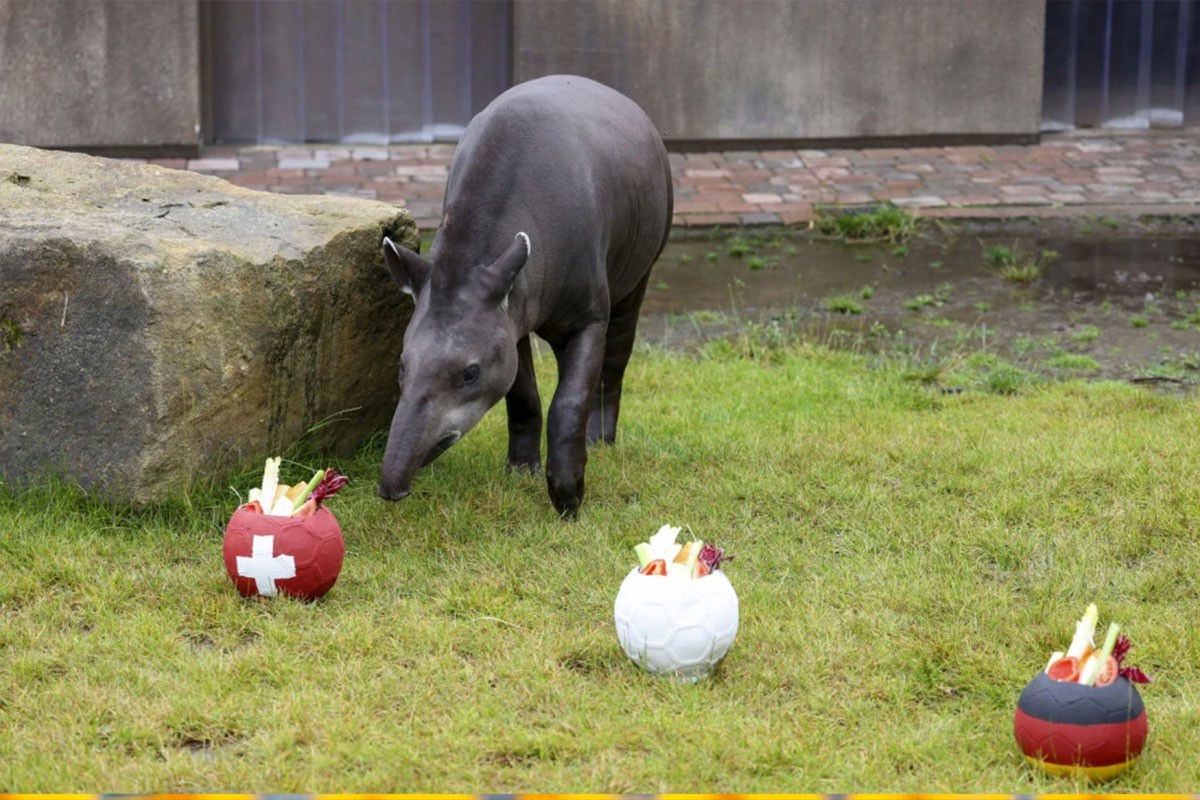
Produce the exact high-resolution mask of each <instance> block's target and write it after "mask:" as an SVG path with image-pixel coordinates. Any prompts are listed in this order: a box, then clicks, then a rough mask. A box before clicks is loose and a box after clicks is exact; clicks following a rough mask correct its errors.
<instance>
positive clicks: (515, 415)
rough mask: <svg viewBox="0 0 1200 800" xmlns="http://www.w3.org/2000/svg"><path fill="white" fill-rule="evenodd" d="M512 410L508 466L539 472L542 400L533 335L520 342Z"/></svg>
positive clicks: (508, 402)
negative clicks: (532, 351) (531, 337)
mask: <svg viewBox="0 0 1200 800" xmlns="http://www.w3.org/2000/svg"><path fill="white" fill-rule="evenodd" d="M504 405H505V408H506V409H507V411H508V468H509V469H519V470H527V471H529V472H537V471H538V469H539V468H540V467H541V465H542V459H541V447H542V400H541V398H540V397H538V388H537V375H535V374H534V372H533V354H532V353H531V352H530V349H529V337H528V336H526V337H524V338H523V339H521V341H519V342H517V379H516V380H515V381H513V385H512V388H511V389H509V390H508V394H506V395H505V396H504Z"/></svg>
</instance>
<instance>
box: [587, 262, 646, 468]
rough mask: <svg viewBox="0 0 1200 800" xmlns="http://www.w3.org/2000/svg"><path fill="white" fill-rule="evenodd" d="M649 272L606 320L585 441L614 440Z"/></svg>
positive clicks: (610, 442)
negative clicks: (598, 371) (623, 384)
mask: <svg viewBox="0 0 1200 800" xmlns="http://www.w3.org/2000/svg"><path fill="white" fill-rule="evenodd" d="M649 282H650V273H649V271H647V272H646V276H645V277H644V278H642V282H641V283H639V284H638V286H637V288H636V289H634V290H633V292H632V293H631V294H630V295H629V296H628V297H626V298H625V299H624V300H622V301H621V302H620V303H618V304H617V305H616V306H614V307H613V310H612V315H611V316H610V317H609V319H608V333H607V336H606V338H605V340H604V366H603V367H602V368H601V370H600V381H599V383H597V384H596V391H595V393H594V394H593V395H592V410H591V414H590V416H589V417H588V432H587V441H588V444H589V445H591V444H595V443H597V442H604V443H606V444H612V443H613V442H615V441H616V440H617V416H618V415H619V414H620V411H621V383H622V382H623V381H624V379H625V367H626V366H627V365H628V364H629V356H630V354H631V353H632V352H633V339H634V336H635V334H636V333H637V322H638V313H639V312H640V311H641V308H642V298H644V297H645V296H646V286H647V285H648V284H649Z"/></svg>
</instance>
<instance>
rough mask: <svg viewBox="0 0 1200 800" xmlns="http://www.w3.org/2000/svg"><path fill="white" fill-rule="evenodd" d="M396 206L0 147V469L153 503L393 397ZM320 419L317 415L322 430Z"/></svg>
mask: <svg viewBox="0 0 1200 800" xmlns="http://www.w3.org/2000/svg"><path fill="white" fill-rule="evenodd" d="M385 233H386V234H387V235H389V236H391V237H392V238H393V239H395V238H396V237H399V238H400V239H401V240H403V241H404V242H405V243H406V244H409V245H410V246H415V245H416V243H417V230H416V226H415V225H414V224H413V221H412V218H411V217H410V216H409V215H408V214H407V212H405V211H404V210H402V209H399V208H396V207H393V206H389V205H386V204H384V203H377V202H373V201H366V200H357V199H351V198H338V197H318V196H295V195H279V194H269V193H265V192H256V191H251V190H248V189H242V188H239V187H236V186H233V185H231V184H229V183H227V182H225V181H222V180H220V179H218V178H211V177H205V176H202V175H196V174H193V173H189V172H182V171H178V170H170V169H165V168H161V167H155V166H151V165H145V164H133V163H128V162H122V161H114V160H110V159H101V158H92V157H89V156H84V155H76V154H67V153H58V152H50V151H43V150H38V149H34V148H29V147H17V146H11V145H0V480H3V481H6V482H8V483H10V484H13V485H17V486H21V485H23V484H26V483H28V482H29V481H30V480H36V479H39V478H40V477H41V476H42V475H44V474H46V473H47V472H49V473H53V474H56V475H60V476H63V477H65V478H66V479H68V480H71V481H76V482H78V483H80V484H82V485H83V486H85V487H88V488H91V489H95V490H97V491H98V492H99V493H100V494H103V495H105V496H107V497H110V498H113V499H119V500H130V501H133V502H135V503H139V504H141V503H146V502H151V501H155V500H159V499H162V498H165V497H167V496H169V495H171V494H173V493H175V492H177V491H180V490H183V489H185V488H186V487H188V486H189V485H192V483H193V482H194V481H196V480H209V479H219V478H220V477H221V476H222V474H223V473H224V472H226V471H227V470H228V469H230V468H232V467H235V466H239V465H245V464H247V463H249V462H251V461H257V460H258V459H260V458H264V457H266V456H268V455H271V454H274V453H278V452H280V451H282V450H284V449H285V448H288V447H290V446H292V445H294V444H296V443H297V442H298V441H300V440H302V439H303V442H304V443H305V445H307V446H311V447H313V448H315V449H317V450H322V451H327V452H334V453H343V452H346V451H348V450H351V449H353V448H354V447H355V446H356V445H358V444H359V443H361V442H362V441H363V439H364V438H365V437H366V436H367V435H369V434H370V433H371V432H372V431H374V430H375V429H376V428H377V427H378V426H379V425H381V424H382V423H385V422H386V421H387V420H388V419H389V418H390V416H391V413H392V411H393V409H394V408H395V403H396V396H397V392H398V389H397V385H396V364H397V358H398V357H399V354H400V346H401V337H402V334H403V330H404V326H405V325H406V324H407V322H408V315H409V308H410V305H411V303H410V302H408V301H406V300H405V299H403V296H402V295H401V293H400V292H399V291H398V290H397V289H396V287H395V285H394V284H393V283H392V281H391V278H390V277H389V275H388V272H387V270H385V269H384V268H383V266H382V262H381V256H380V247H379V244H380V241H381V239H382V237H383V236H384V235H385ZM323 423H324V424H323Z"/></svg>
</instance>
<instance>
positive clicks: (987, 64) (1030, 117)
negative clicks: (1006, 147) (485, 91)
mask: <svg viewBox="0 0 1200 800" xmlns="http://www.w3.org/2000/svg"><path fill="white" fill-rule="evenodd" d="M514 17H515V18H514V25H513V35H514V46H513V50H514V54H513V57H514V69H513V75H514V80H515V81H518V82H519V81H522V80H527V79H529V78H534V77H538V76H540V75H547V74H551V73H555V72H574V73H580V74H583V75H587V76H590V77H594V78H596V79H597V80H600V81H603V82H605V83H608V84H609V85H612V86H614V87H616V88H618V89H620V90H622V91H624V92H625V93H626V94H628V95H629V96H631V97H632V98H634V99H635V100H636V101H637V102H638V103H640V104H641V105H642V107H643V108H644V109H646V111H647V113H648V114H649V115H650V116H651V118H652V119H654V121H655V122H656V123H657V124H658V126H659V128H660V130H661V131H662V132H663V134H664V136H665V137H666V138H667V139H668V140H674V141H695V140H711V139H732V140H738V139H741V140H792V139H811V140H825V139H843V138H849V139H879V138H883V139H893V138H895V139H921V138H926V139H928V138H934V139H936V138H941V137H945V138H950V139H967V138H986V139H1003V138H1016V139H1021V138H1033V137H1035V136H1036V135H1037V133H1038V128H1039V125H1040V121H1041V103H1042V54H1043V50H1042V48H1043V29H1044V25H1045V0H974V1H973V2H966V0H736V2H731V1H730V0H574V2H544V1H543V0H514Z"/></svg>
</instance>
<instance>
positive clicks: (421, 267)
mask: <svg viewBox="0 0 1200 800" xmlns="http://www.w3.org/2000/svg"><path fill="white" fill-rule="evenodd" d="M383 261H384V263H385V264H387V268H388V272H390V273H392V280H394V281H395V282H396V285H397V286H399V287H400V291H402V292H404V293H405V294H411V295H416V294H417V293H418V292H419V291H421V288H422V287H423V286H424V285H425V281H426V280H428V279H429V271H430V270H431V269H433V264H430V263H429V262H428V261H426V260H425V259H423V258H421V257H420V256H419V255H417V254H416V253H414V252H413V251H412V250H409V249H408V248H407V247H403V246H401V245H398V244H396V243H395V242H393V241H392V240H391V239H389V238H387V237H386V236H385V237H383Z"/></svg>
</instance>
